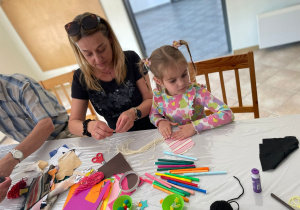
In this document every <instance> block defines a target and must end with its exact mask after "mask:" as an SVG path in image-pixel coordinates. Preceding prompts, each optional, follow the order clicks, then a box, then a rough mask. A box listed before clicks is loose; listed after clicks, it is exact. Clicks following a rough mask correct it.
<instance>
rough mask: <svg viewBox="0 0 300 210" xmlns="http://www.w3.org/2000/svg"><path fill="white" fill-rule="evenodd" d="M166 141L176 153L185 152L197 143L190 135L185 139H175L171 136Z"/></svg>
mask: <svg viewBox="0 0 300 210" xmlns="http://www.w3.org/2000/svg"><path fill="white" fill-rule="evenodd" d="M165 142H166V143H167V144H168V145H169V147H170V148H171V150H172V151H173V153H174V154H176V155H178V154H183V153H185V152H186V151H188V150H189V149H191V148H192V147H193V146H194V145H195V142H194V141H193V140H192V139H191V138H190V137H188V138H186V139H183V140H174V139H172V138H170V139H166V140H165Z"/></svg>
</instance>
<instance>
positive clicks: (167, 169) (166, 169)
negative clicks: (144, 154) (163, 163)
mask: <svg viewBox="0 0 300 210" xmlns="http://www.w3.org/2000/svg"><path fill="white" fill-rule="evenodd" d="M185 168H195V166H193V167H192V166H191V167H177V168H176V167H172V168H158V169H156V170H157V171H169V170H174V169H185Z"/></svg>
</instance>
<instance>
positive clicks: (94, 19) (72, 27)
mask: <svg viewBox="0 0 300 210" xmlns="http://www.w3.org/2000/svg"><path fill="white" fill-rule="evenodd" d="M99 23H100V18H99V17H98V16H97V15H95V14H91V15H88V16H86V17H84V18H82V20H81V23H79V22H77V21H72V22H70V23H68V24H66V25H65V29H66V31H67V33H68V34H69V36H75V35H77V34H79V32H80V27H81V26H82V27H83V28H85V29H86V30H90V29H94V28H96V27H97V26H98V24H99Z"/></svg>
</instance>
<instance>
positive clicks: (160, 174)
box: [155, 173, 192, 182]
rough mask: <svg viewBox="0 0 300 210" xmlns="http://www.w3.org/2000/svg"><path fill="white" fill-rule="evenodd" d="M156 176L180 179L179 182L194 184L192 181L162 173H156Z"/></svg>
mask: <svg viewBox="0 0 300 210" xmlns="http://www.w3.org/2000/svg"><path fill="white" fill-rule="evenodd" d="M155 175H156V176H166V177H171V178H174V179H179V180H182V181H186V182H192V180H190V179H185V178H179V177H176V176H171V175H167V174H162V173H155Z"/></svg>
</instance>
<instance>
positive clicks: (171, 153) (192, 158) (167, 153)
mask: <svg viewBox="0 0 300 210" xmlns="http://www.w3.org/2000/svg"><path fill="white" fill-rule="evenodd" d="M164 154H166V155H171V156H176V157H182V158H186V159H190V160H197V158H194V157H189V156H186V155H176V154H174V153H173V152H168V151H164Z"/></svg>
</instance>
